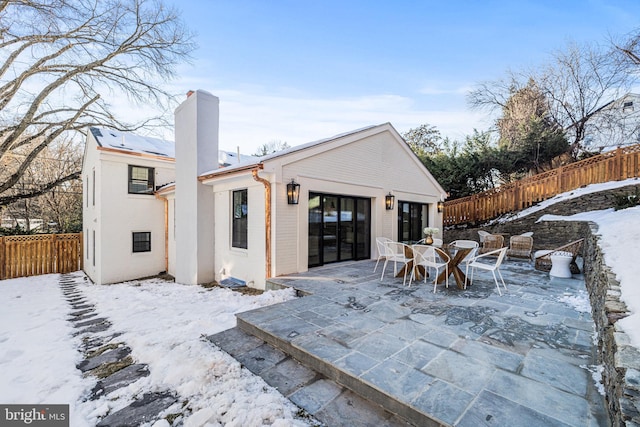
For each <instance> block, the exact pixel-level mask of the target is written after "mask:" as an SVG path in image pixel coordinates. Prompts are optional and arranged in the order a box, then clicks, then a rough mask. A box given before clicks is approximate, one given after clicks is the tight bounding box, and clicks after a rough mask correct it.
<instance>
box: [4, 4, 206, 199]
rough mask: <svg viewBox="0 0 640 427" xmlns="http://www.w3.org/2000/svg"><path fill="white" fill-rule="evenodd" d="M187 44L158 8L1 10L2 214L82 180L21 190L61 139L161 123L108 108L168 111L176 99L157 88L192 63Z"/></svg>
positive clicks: (175, 22)
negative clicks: (124, 105)
mask: <svg viewBox="0 0 640 427" xmlns="http://www.w3.org/2000/svg"><path fill="white" fill-rule="evenodd" d="M191 40H192V37H191V35H190V33H189V32H188V30H186V29H185V27H184V26H183V23H182V21H181V19H180V17H179V15H178V14H177V12H176V11H175V10H174V9H171V8H168V7H166V6H165V5H164V4H163V3H162V1H161V0H6V1H2V2H0V164H2V165H3V166H4V167H3V170H2V171H0V206H1V205H3V204H8V203H11V202H13V201H16V200H19V199H24V198H30V197H35V196H38V195H41V194H44V193H46V192H47V191H50V190H51V189H52V188H55V187H56V186H58V185H60V184H62V183H64V182H68V181H70V180H73V179H76V178H78V177H79V173H80V171H79V169H75V170H70V171H68V172H67V173H65V174H60V175H57V176H55V177H53V178H52V180H51V181H48V182H41V183H39V184H38V185H37V186H31V187H29V189H28V190H24V189H20V188H18V186H17V184H18V183H19V182H20V179H21V177H22V176H23V175H24V174H25V172H26V171H27V170H28V168H29V167H30V166H31V165H32V163H33V162H34V161H35V159H36V158H37V157H38V156H39V155H40V154H41V153H42V152H43V150H44V149H45V148H46V147H48V146H49V145H51V144H52V143H54V142H55V141H57V140H59V138H62V137H64V138H73V134H75V135H76V140H77V138H78V133H81V132H82V131H86V129H87V127H88V126H93V125H96V126H106V127H113V128H117V129H120V130H125V131H131V130H136V129H139V128H140V127H141V126H144V125H148V124H151V123H158V122H157V119H158V118H159V116H158V115H157V114H156V115H155V116H154V117H147V118H144V119H142V120H140V121H137V122H132V121H127V120H122V119H120V118H118V117H115V116H114V115H113V114H112V111H111V107H110V105H109V100H111V101H113V100H117V99H126V100H128V101H133V102H137V103H139V104H144V105H153V106H155V107H157V109H156V111H161V110H162V109H163V108H164V109H167V108H168V105H169V104H170V102H171V99H172V98H171V94H170V93H168V91H166V90H165V89H163V88H162V87H161V85H162V84H163V83H165V82H167V81H168V80H169V79H171V78H172V77H174V73H175V67H176V65H177V64H179V63H180V62H181V61H183V60H188V58H189V53H190V52H191V51H192V49H193V47H194V46H193V44H192V41H191ZM160 116H161V114H160ZM9 157H11V158H12V159H11V160H8V159H9ZM8 165H11V167H10V168H9V167H8Z"/></svg>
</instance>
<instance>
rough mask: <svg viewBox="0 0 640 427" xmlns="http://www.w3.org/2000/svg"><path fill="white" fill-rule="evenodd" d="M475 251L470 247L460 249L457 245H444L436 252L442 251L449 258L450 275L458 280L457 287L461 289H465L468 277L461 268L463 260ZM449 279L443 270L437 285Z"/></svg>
mask: <svg viewBox="0 0 640 427" xmlns="http://www.w3.org/2000/svg"><path fill="white" fill-rule="evenodd" d="M472 250H473V248H469V247H460V246H455V245H446V244H445V245H442V247H441V248H436V251H441V252H443V253H445V254H446V255H447V256H449V262H448V263H447V266H448V268H449V274H453V277H454V278H455V279H456V285H457V286H458V288H459V289H464V282H465V280H466V276H465V274H464V272H463V271H462V269H461V268H460V267H459V265H460V263H461V262H462V260H463V259H464V258H465V257H466V256H467V255H468V254H469V253H470V252H471V251H472ZM446 278H447V272H446V271H445V270H443V271H442V272H441V273H440V274H439V275H438V278H437V283H444V282H445V280H446Z"/></svg>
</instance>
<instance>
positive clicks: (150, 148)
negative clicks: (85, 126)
mask: <svg viewBox="0 0 640 427" xmlns="http://www.w3.org/2000/svg"><path fill="white" fill-rule="evenodd" d="M91 133H92V134H93V136H94V137H95V138H96V141H98V144H99V145H100V146H102V147H105V148H115V149H116V150H123V151H130V152H132V153H142V154H152V155H155V156H162V157H167V158H175V156H176V150H175V144H174V143H173V141H166V140H164V139H160V138H152V137H150V136H140V135H136V134H135V133H131V132H121V131H118V130H113V129H105V128H94V127H92V128H91Z"/></svg>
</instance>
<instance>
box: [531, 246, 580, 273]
mask: <svg viewBox="0 0 640 427" xmlns="http://www.w3.org/2000/svg"><path fill="white" fill-rule="evenodd" d="M582 242H584V239H580V240H576V241H575V242H571V243H567V244H566V245H564V246H560V247H559V248H555V249H551V250H540V251H536V253H535V254H534V255H533V257H534V259H535V260H536V265H535V268H536V270H541V271H551V265H552V264H551V255H552V254H553V253H554V252H569V253H571V254H572V255H573V258H572V259H571V264H570V265H569V269H570V270H571V273H573V274H579V273H580V268H579V267H578V264H576V257H577V256H578V254H579V253H580V249H581V248H582Z"/></svg>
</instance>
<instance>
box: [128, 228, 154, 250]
mask: <svg viewBox="0 0 640 427" xmlns="http://www.w3.org/2000/svg"><path fill="white" fill-rule="evenodd" d="M139 236H144V237H145V239H143V240H136V237H139ZM131 242H132V246H131V251H132V252H133V253H141V252H151V232H150V231H133V232H131Z"/></svg>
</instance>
